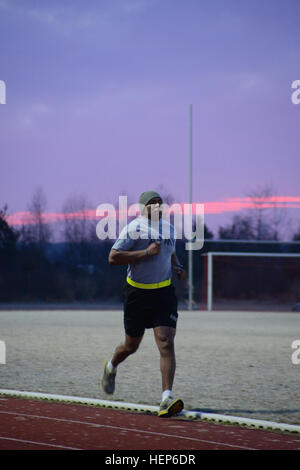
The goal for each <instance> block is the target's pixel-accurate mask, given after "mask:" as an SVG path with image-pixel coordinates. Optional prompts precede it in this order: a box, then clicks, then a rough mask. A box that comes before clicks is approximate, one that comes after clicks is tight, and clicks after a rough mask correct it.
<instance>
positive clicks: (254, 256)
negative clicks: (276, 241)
mask: <svg viewBox="0 0 300 470" xmlns="http://www.w3.org/2000/svg"><path fill="white" fill-rule="evenodd" d="M202 257H203V282H202V300H204V302H205V303H206V305H207V310H208V311H212V310H213V304H214V302H215V299H216V298H217V299H220V298H221V299H223V300H229V299H231V300H238V299H242V300H246V299H252V300H253V299H257V300H262V299H263V300H270V299H272V300H273V301H275V302H276V301H284V302H286V303H289V304H293V302H299V301H300V253H265V252H264V253H262V252H257V253H252V252H215V251H212V252H208V253H204V254H203V255H202Z"/></svg>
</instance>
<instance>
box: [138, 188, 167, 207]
mask: <svg viewBox="0 0 300 470" xmlns="http://www.w3.org/2000/svg"><path fill="white" fill-rule="evenodd" d="M155 197H159V198H160V199H161V200H162V197H161V196H160V194H158V193H157V192H156V191H145V192H143V193H142V194H141V195H140V197H139V204H143V205H144V206H146V205H147V204H148V202H149V201H151V199H153V198H155Z"/></svg>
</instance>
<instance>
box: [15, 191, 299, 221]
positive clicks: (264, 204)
mask: <svg viewBox="0 0 300 470" xmlns="http://www.w3.org/2000/svg"><path fill="white" fill-rule="evenodd" d="M186 204H187V203H186ZM198 204H200V203H198ZM201 204H204V213H205V214H223V213H225V212H238V211H241V210H244V209H255V208H257V207H258V206H259V207H260V208H262V209H268V208H272V207H279V208H289V209H291V208H293V209H300V197H294V196H272V197H268V198H257V199H253V198H250V197H245V198H227V199H225V200H224V201H212V202H204V203H201ZM180 206H181V207H182V209H183V203H181V204H180ZM193 213H194V214H195V213H196V203H193ZM116 214H118V210H116ZM42 217H43V222H44V223H52V222H60V221H63V220H66V219H81V218H84V219H90V220H97V219H98V217H97V216H96V209H87V210H84V211H80V212H69V213H63V212H45V213H44V214H43V215H42ZM6 220H7V223H8V224H9V225H12V226H18V225H28V224H33V223H35V218H34V216H33V215H32V213H30V212H29V211H23V212H16V213H14V214H11V215H8V216H7V217H6Z"/></svg>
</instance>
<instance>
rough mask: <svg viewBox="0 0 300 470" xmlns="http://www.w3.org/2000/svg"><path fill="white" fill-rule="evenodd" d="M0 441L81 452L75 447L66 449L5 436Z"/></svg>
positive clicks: (55, 445)
mask: <svg viewBox="0 0 300 470" xmlns="http://www.w3.org/2000/svg"><path fill="white" fill-rule="evenodd" d="M0 440H3V441H15V442H22V443H25V444H34V445H38V446H47V447H54V448H55V449H66V450H81V449H77V448H76V447H67V446H62V445H59V444H47V443H46V442H36V441H28V440H26V439H17V438H15V437H7V436H5V437H4V436H0Z"/></svg>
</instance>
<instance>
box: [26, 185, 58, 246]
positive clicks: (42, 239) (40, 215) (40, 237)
mask: <svg viewBox="0 0 300 470" xmlns="http://www.w3.org/2000/svg"><path fill="white" fill-rule="evenodd" d="M46 209H47V200H46V196H45V193H44V191H43V189H42V188H41V187H38V188H37V189H36V190H35V191H34V193H33V196H32V200H31V202H30V203H29V205H28V210H29V212H30V216H31V223H30V224H26V225H23V227H22V229H21V231H20V237H21V241H22V242H24V243H36V244H37V245H39V246H42V245H45V244H46V243H48V242H50V240H51V237H52V233H51V229H50V226H49V224H48V223H47V221H46V217H45V212H46Z"/></svg>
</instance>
